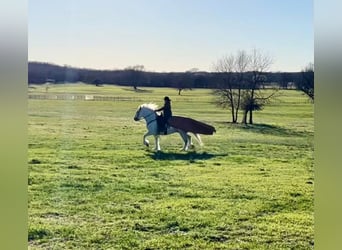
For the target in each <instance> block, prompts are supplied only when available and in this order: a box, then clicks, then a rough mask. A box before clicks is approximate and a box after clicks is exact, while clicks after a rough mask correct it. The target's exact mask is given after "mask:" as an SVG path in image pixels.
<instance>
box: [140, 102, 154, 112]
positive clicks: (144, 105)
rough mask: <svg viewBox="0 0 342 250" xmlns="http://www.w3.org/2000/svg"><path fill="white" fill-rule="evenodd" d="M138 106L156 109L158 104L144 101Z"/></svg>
mask: <svg viewBox="0 0 342 250" xmlns="http://www.w3.org/2000/svg"><path fill="white" fill-rule="evenodd" d="M140 107H141V108H148V109H152V110H156V109H157V108H158V105H157V104H155V103H144V104H141V105H140Z"/></svg>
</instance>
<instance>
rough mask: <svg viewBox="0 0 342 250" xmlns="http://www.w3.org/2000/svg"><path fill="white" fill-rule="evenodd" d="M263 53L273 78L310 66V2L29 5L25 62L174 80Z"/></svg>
mask: <svg viewBox="0 0 342 250" xmlns="http://www.w3.org/2000/svg"><path fill="white" fill-rule="evenodd" d="M252 49H257V50H260V51H261V52H262V53H264V54H265V55H268V56H270V57H271V58H272V59H273V64H272V65H271V68H270V70H271V71H288V72H290V71H292V72H293V71H300V70H302V69H303V68H304V67H305V66H306V65H307V64H308V63H310V62H311V63H313V62H314V21H313V0H283V1H280V0H279V1H275V0H125V1H122V0H97V1H94V0H91V1H90V0H58V1H46V0H30V1H28V60H29V61H38V62H49V63H55V64H58V65H70V66H74V67H80V68H92V69H109V70H112V69H123V68H126V67H128V66H133V65H144V67H145V70H147V71H156V72H171V71H178V72H181V71H187V70H190V69H193V68H197V69H198V70H200V71H213V64H214V63H215V62H217V61H218V60H219V59H220V58H222V57H223V56H226V55H230V54H235V53H237V52H238V51H239V50H245V51H246V52H250V51H251V50H252Z"/></svg>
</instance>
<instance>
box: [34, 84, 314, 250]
mask: <svg viewBox="0 0 342 250" xmlns="http://www.w3.org/2000/svg"><path fill="white" fill-rule="evenodd" d="M29 94H30V95H36V94H41V95H51V96H53V95H54V94H57V95H61V94H65V95H73V94H75V95H76V94H79V95H84V94H89V95H99V96H114V97H127V98H128V99H127V100H129V101H127V100H122V101H120V100H118V101H91V100H89V101H85V100H54V99H50V100H43V99H42V100H33V99H29V101H28V138H29V145H28V148H29V150H28V168H29V176H28V194H29V204H28V207H29V215H28V216H29V225H28V227H29V232H28V244H29V248H30V249H313V248H314V214H313V210H314V206H313V192H314V168H313V134H314V132H313V131H314V127H313V105H312V104H311V103H310V102H309V101H308V100H307V99H306V97H304V96H303V95H302V94H301V93H299V92H297V91H293V90H292V91H282V92H280V95H279V97H278V100H276V101H274V103H272V104H271V105H269V106H267V107H265V109H264V110H262V111H259V112H256V113H255V115H254V122H255V124H254V125H249V126H243V125H240V124H237V125H233V124H231V123H229V121H230V116H229V112H228V111H227V110H222V109H220V108H217V107H215V106H214V105H213V104H212V103H211V102H212V98H213V97H212V95H211V94H210V90H193V91H185V92H184V93H183V95H182V96H178V95H177V91H176V90H175V89H168V88H158V89H157V88H151V89H150V88H144V89H143V90H141V91H139V92H134V91H132V90H131V89H130V88H124V87H115V86H106V85H105V86H103V87H94V86H90V85H82V84H76V85H65V84H63V85H52V86H50V87H49V89H48V90H47V89H46V88H45V86H34V87H31V88H29ZM164 95H168V96H170V98H171V99H172V104H173V106H172V107H173V113H174V114H175V115H182V116H189V117H192V118H194V119H198V120H200V121H203V122H206V123H209V124H211V125H213V126H215V127H216V130H217V133H216V134H215V135H213V136H205V135H203V136H202V140H203V142H204V146H203V147H202V148H201V147H199V146H198V144H195V146H196V148H195V149H193V150H190V151H189V152H180V151H179V149H180V148H181V147H182V140H181V138H180V137H179V135H177V134H173V135H169V136H163V137H162V138H161V148H162V151H161V152H154V151H153V147H154V140H153V137H151V138H149V139H150V142H151V144H152V145H150V147H151V148H150V149H147V148H146V147H145V146H144V145H143V144H142V135H143V134H144V133H145V131H146V127H145V122H143V121H141V122H134V121H133V116H134V114H135V111H136V109H137V107H138V105H140V104H142V103H146V102H155V103H157V104H159V105H161V104H162V103H163V97H164ZM241 118H242V117H240V118H239V120H241ZM194 142H195V141H194ZM195 143H196V142H195Z"/></svg>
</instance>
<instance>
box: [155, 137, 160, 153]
mask: <svg viewBox="0 0 342 250" xmlns="http://www.w3.org/2000/svg"><path fill="white" fill-rule="evenodd" d="M154 139H155V145H156V147H155V150H156V151H160V143H159V142H160V140H159V135H155V136H154Z"/></svg>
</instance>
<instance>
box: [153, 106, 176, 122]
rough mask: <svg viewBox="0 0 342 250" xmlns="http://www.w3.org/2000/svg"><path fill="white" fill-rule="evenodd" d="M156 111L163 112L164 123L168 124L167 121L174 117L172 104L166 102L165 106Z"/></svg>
mask: <svg viewBox="0 0 342 250" xmlns="http://www.w3.org/2000/svg"><path fill="white" fill-rule="evenodd" d="M156 111H163V117H164V121H165V122H167V120H168V119H169V118H170V117H171V116H172V111H171V103H170V102H165V104H164V106H163V107H161V108H160V109H157V110H156Z"/></svg>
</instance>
